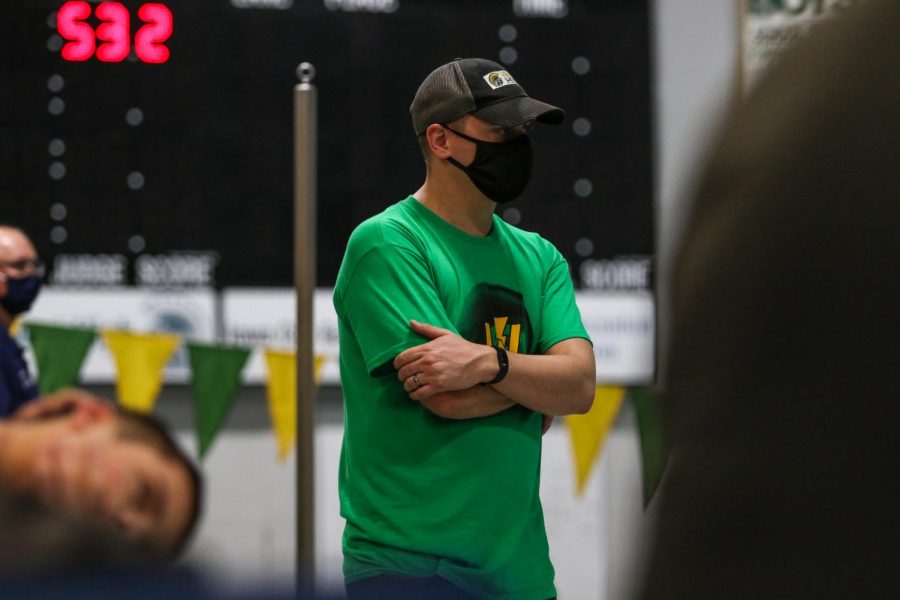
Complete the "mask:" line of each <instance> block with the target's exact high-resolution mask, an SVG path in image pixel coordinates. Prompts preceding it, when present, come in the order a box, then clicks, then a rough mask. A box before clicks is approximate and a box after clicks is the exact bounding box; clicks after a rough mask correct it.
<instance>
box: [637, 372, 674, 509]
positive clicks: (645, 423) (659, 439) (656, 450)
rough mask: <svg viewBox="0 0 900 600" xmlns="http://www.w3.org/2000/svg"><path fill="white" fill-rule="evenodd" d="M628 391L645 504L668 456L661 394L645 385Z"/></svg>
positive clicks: (661, 474)
mask: <svg viewBox="0 0 900 600" xmlns="http://www.w3.org/2000/svg"><path fill="white" fill-rule="evenodd" d="M628 395H629V396H630V397H631V399H632V401H633V402H634V408H635V411H636V412H637V420H638V430H639V432H640V436H641V463H642V468H643V476H644V506H647V505H648V504H650V500H651V499H652V498H653V494H654V493H656V488H657V487H659V482H660V480H661V479H662V476H663V473H664V472H665V470H666V463H667V462H668V460H669V448H668V445H667V443H666V438H665V431H664V427H663V396H662V394H661V393H660V392H658V391H656V390H652V389H647V388H639V389H634V388H632V389H629V390H628Z"/></svg>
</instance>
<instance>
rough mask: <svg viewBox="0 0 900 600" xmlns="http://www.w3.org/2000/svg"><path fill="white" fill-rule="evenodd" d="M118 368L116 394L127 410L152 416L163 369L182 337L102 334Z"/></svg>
mask: <svg viewBox="0 0 900 600" xmlns="http://www.w3.org/2000/svg"><path fill="white" fill-rule="evenodd" d="M100 334H101V336H102V337H103V340H104V341H105V342H106V345H107V346H108V347H109V351H110V353H111V354H112V357H113V361H114V362H115V365H116V392H117V394H118V396H119V403H120V404H121V405H122V406H124V407H125V408H127V409H130V410H133V411H136V412H141V413H149V412H152V411H153V408H154V406H155V405H156V398H157V396H159V391H160V389H161V388H162V379H163V369H165V367H166V363H167V362H169V359H170V358H171V357H172V355H173V354H174V353H175V350H177V349H178V345H179V344H180V343H181V338H180V337H179V336H177V335H174V334H169V333H131V332H128V331H116V330H102V331H101V332H100Z"/></svg>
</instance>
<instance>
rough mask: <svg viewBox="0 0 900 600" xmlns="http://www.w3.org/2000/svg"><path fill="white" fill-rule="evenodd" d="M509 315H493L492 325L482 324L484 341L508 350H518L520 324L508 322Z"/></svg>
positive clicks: (489, 344)
mask: <svg viewBox="0 0 900 600" xmlns="http://www.w3.org/2000/svg"><path fill="white" fill-rule="evenodd" d="M508 321H509V317H494V325H493V327H492V326H491V324H490V323H485V324H484V336H485V340H486V341H485V343H486V344H487V345H488V346H495V347H497V348H501V349H503V350H506V351H508V352H518V351H519V335H520V334H521V332H522V325H520V324H517V323H516V324H514V323H509V322H508Z"/></svg>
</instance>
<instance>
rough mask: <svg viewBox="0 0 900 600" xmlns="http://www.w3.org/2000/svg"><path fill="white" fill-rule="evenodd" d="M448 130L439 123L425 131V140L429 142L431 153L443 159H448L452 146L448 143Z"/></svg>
mask: <svg viewBox="0 0 900 600" xmlns="http://www.w3.org/2000/svg"><path fill="white" fill-rule="evenodd" d="M447 138H448V136H447V130H446V129H444V127H443V126H441V125H438V124H437V123H432V124H431V125H429V126H428V129H426V130H425V139H427V140H428V148H429V150H431V153H432V154H434V155H435V156H437V157H438V158H441V159H446V158H448V157H449V156H450V155H451V154H450V146H449V143H448V141H447Z"/></svg>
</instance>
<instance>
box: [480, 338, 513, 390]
mask: <svg viewBox="0 0 900 600" xmlns="http://www.w3.org/2000/svg"><path fill="white" fill-rule="evenodd" d="M494 350H496V351H497V362H498V363H499V364H500V371H499V372H498V373H497V376H496V377H494V378H493V379H491V380H490V381H488V382H486V383H485V385H493V384H495V383H500V382H501V381H503V378H504V377H506V374H507V373H508V372H509V357H508V356H507V355H506V350H504V349H503V348H497V347H494Z"/></svg>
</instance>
